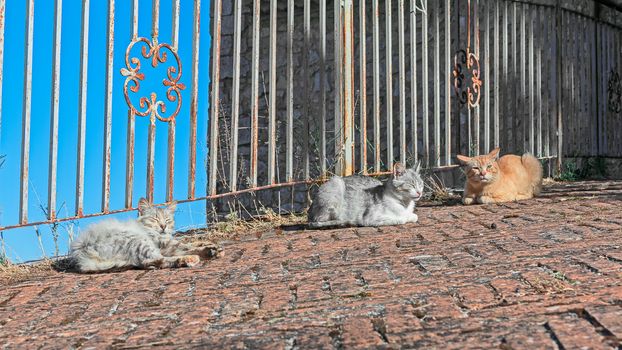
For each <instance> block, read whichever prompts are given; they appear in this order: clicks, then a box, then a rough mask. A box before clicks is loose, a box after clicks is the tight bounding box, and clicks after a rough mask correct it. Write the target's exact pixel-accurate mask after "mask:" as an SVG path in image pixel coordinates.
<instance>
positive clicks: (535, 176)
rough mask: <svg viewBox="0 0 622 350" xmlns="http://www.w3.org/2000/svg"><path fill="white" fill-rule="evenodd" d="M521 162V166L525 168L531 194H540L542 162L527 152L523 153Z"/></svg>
mask: <svg viewBox="0 0 622 350" xmlns="http://www.w3.org/2000/svg"><path fill="white" fill-rule="evenodd" d="M522 162H523V166H524V167H525V169H526V170H527V174H528V176H529V185H530V186H531V188H532V191H533V194H534V195H538V194H540V191H541V190H542V163H540V161H539V160H538V158H536V157H534V156H532V155H531V154H529V153H525V154H523V157H522Z"/></svg>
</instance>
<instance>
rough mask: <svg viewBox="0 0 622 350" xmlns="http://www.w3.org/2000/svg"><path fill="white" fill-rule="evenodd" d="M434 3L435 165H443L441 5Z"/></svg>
mask: <svg viewBox="0 0 622 350" xmlns="http://www.w3.org/2000/svg"><path fill="white" fill-rule="evenodd" d="M433 4H434V12H433V13H434V43H433V45H434V46H433V48H434V165H435V166H437V167H440V166H441V30H440V21H441V7H440V2H438V1H435V2H433Z"/></svg>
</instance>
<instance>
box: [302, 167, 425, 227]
mask: <svg viewBox="0 0 622 350" xmlns="http://www.w3.org/2000/svg"><path fill="white" fill-rule="evenodd" d="M419 171H420V166H419V164H417V165H415V167H413V168H411V169H408V170H407V169H406V168H405V167H404V166H403V165H402V164H400V163H397V164H396V165H395V167H394V168H393V174H392V176H391V177H390V178H389V180H387V181H386V182H384V183H382V182H381V181H379V180H377V179H374V178H372V177H367V176H360V175H353V176H346V177H340V176H335V177H333V178H331V179H330V180H329V181H328V182H326V183H325V184H323V185H322V186H320V188H319V190H318V192H317V194H316V195H315V198H314V199H313V203H312V204H311V208H310V209H309V226H310V227H312V228H318V227H327V226H385V225H401V224H405V223H407V222H417V220H418V217H417V214H415V213H414V212H413V210H414V208H415V202H417V201H418V200H419V199H420V198H421V195H422V194H423V186H424V183H423V179H422V178H421V175H420V174H419Z"/></svg>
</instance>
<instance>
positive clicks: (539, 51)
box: [534, 7, 544, 157]
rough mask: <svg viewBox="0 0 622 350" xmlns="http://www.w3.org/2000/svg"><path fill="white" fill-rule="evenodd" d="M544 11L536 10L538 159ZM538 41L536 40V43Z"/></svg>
mask: <svg viewBox="0 0 622 350" xmlns="http://www.w3.org/2000/svg"><path fill="white" fill-rule="evenodd" d="M543 10H544V8H542V7H540V8H538V9H536V11H537V12H536V16H535V19H536V23H537V26H538V27H537V30H538V33H540V35H539V36H538V46H537V48H536V100H537V104H536V106H537V108H538V112H537V116H538V120H537V128H538V129H537V144H536V147H537V150H536V153H537V155H538V157H541V156H542V47H543V40H542V37H543V36H542V34H543V32H544V31H542V30H541V29H542V28H541V25H540V23H541V20H542V18H543ZM535 40H536V39H535V38H534V41H535Z"/></svg>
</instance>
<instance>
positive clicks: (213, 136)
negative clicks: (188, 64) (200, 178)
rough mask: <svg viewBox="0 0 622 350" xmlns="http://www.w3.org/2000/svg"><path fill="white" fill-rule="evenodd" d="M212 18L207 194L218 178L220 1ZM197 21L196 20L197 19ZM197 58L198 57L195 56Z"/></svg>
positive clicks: (215, 5) (212, 189)
mask: <svg viewBox="0 0 622 350" xmlns="http://www.w3.org/2000/svg"><path fill="white" fill-rule="evenodd" d="M212 3H213V4H214V9H213V11H214V12H213V13H214V18H213V21H214V23H213V26H214V27H213V28H214V29H213V32H212V58H211V60H212V72H211V73H212V76H211V84H212V94H211V101H210V115H209V125H210V128H209V136H208V137H209V180H208V193H209V194H210V195H215V194H216V188H217V182H216V181H217V176H218V137H219V132H218V114H219V113H220V44H221V28H222V0H213V2H212ZM197 20H198V18H197ZM197 57H198V55H197Z"/></svg>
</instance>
